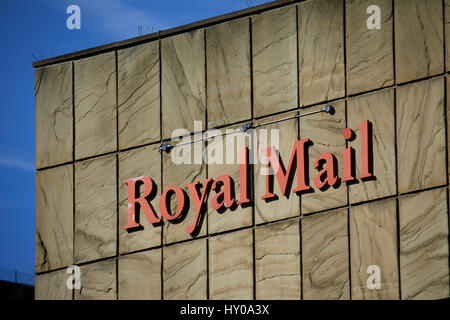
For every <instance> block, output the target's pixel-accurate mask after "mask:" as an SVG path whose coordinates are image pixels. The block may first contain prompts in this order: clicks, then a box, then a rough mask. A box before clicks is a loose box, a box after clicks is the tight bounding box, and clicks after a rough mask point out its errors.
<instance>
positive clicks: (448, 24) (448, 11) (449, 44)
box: [444, 0, 450, 71]
mask: <svg viewBox="0 0 450 320" xmlns="http://www.w3.org/2000/svg"><path fill="white" fill-rule="evenodd" d="M444 5H445V11H444V15H445V66H446V71H449V70H450V1H449V0H445V3H444Z"/></svg>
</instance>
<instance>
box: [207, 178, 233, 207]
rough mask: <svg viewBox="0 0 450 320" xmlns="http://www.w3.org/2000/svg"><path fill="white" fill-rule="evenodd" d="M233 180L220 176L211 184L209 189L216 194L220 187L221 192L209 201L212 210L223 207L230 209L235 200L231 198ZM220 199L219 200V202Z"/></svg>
mask: <svg viewBox="0 0 450 320" xmlns="http://www.w3.org/2000/svg"><path fill="white" fill-rule="evenodd" d="M233 184H234V182H233V179H232V178H231V177H230V176H229V175H226V174H222V175H220V176H219V177H218V178H217V179H216V180H215V181H214V183H213V185H212V187H211V189H213V190H214V191H216V192H217V189H218V188H219V186H220V185H222V190H221V191H220V192H217V194H216V195H215V196H214V198H212V200H211V207H212V208H213V209H214V210H219V209H222V208H223V207H224V206H225V207H227V208H230V207H231V206H232V205H233V204H234V202H235V200H234V197H233ZM220 199H221V200H220Z"/></svg>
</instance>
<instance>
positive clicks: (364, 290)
mask: <svg viewBox="0 0 450 320" xmlns="http://www.w3.org/2000/svg"><path fill="white" fill-rule="evenodd" d="M397 246H398V244H397V218H396V200H395V199H387V200H382V201H376V202H371V203H367V204H363V205H359V206H354V207H351V208H350V257H351V279H352V288H351V290H352V300H376V299H381V300H396V299H399V289H398V286H399V275H398V256H397ZM370 266H378V267H379V270H380V278H381V282H380V286H381V288H380V289H369V288H368V286H367V279H368V278H369V276H370V275H371V274H373V271H370V269H369V271H370V272H368V267H370Z"/></svg>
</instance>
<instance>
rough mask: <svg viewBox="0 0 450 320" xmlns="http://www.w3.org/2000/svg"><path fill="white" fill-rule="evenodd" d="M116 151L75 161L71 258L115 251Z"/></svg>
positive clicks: (89, 257)
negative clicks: (73, 243) (73, 242)
mask: <svg viewBox="0 0 450 320" xmlns="http://www.w3.org/2000/svg"><path fill="white" fill-rule="evenodd" d="M116 228H117V197H116V155H110V156H106V157H102V158H98V159H93V160H87V161H83V162H78V163H77V164H76V165H75V235H74V236H75V246H74V262H75V263H80V262H86V261H92V260H96V259H100V258H106V257H110V256H113V255H115V254H116V235H117V229H116Z"/></svg>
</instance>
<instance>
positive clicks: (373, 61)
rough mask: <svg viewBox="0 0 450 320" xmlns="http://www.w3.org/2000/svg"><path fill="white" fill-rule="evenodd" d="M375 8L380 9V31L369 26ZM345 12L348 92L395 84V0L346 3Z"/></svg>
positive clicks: (349, 1)
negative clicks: (369, 11) (393, 36)
mask: <svg viewBox="0 0 450 320" xmlns="http://www.w3.org/2000/svg"><path fill="white" fill-rule="evenodd" d="M371 5H377V6H378V7H379V8H380V15H381V17H380V29H369V28H368V27H367V20H368V19H369V17H370V16H371V14H374V12H372V11H371V12H372V13H371V14H368V13H367V9H368V8H369V6H371ZM345 10H346V14H345V16H346V21H345V22H346V47H347V90H348V93H350V94H355V93H359V92H364V91H368V90H373V89H378V88H382V87H386V86H391V85H393V84H394V52H393V51H394V50H393V46H392V32H393V30H392V21H393V16H392V0H377V1H373V0H346V2H345ZM369 22H372V21H371V19H369Z"/></svg>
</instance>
